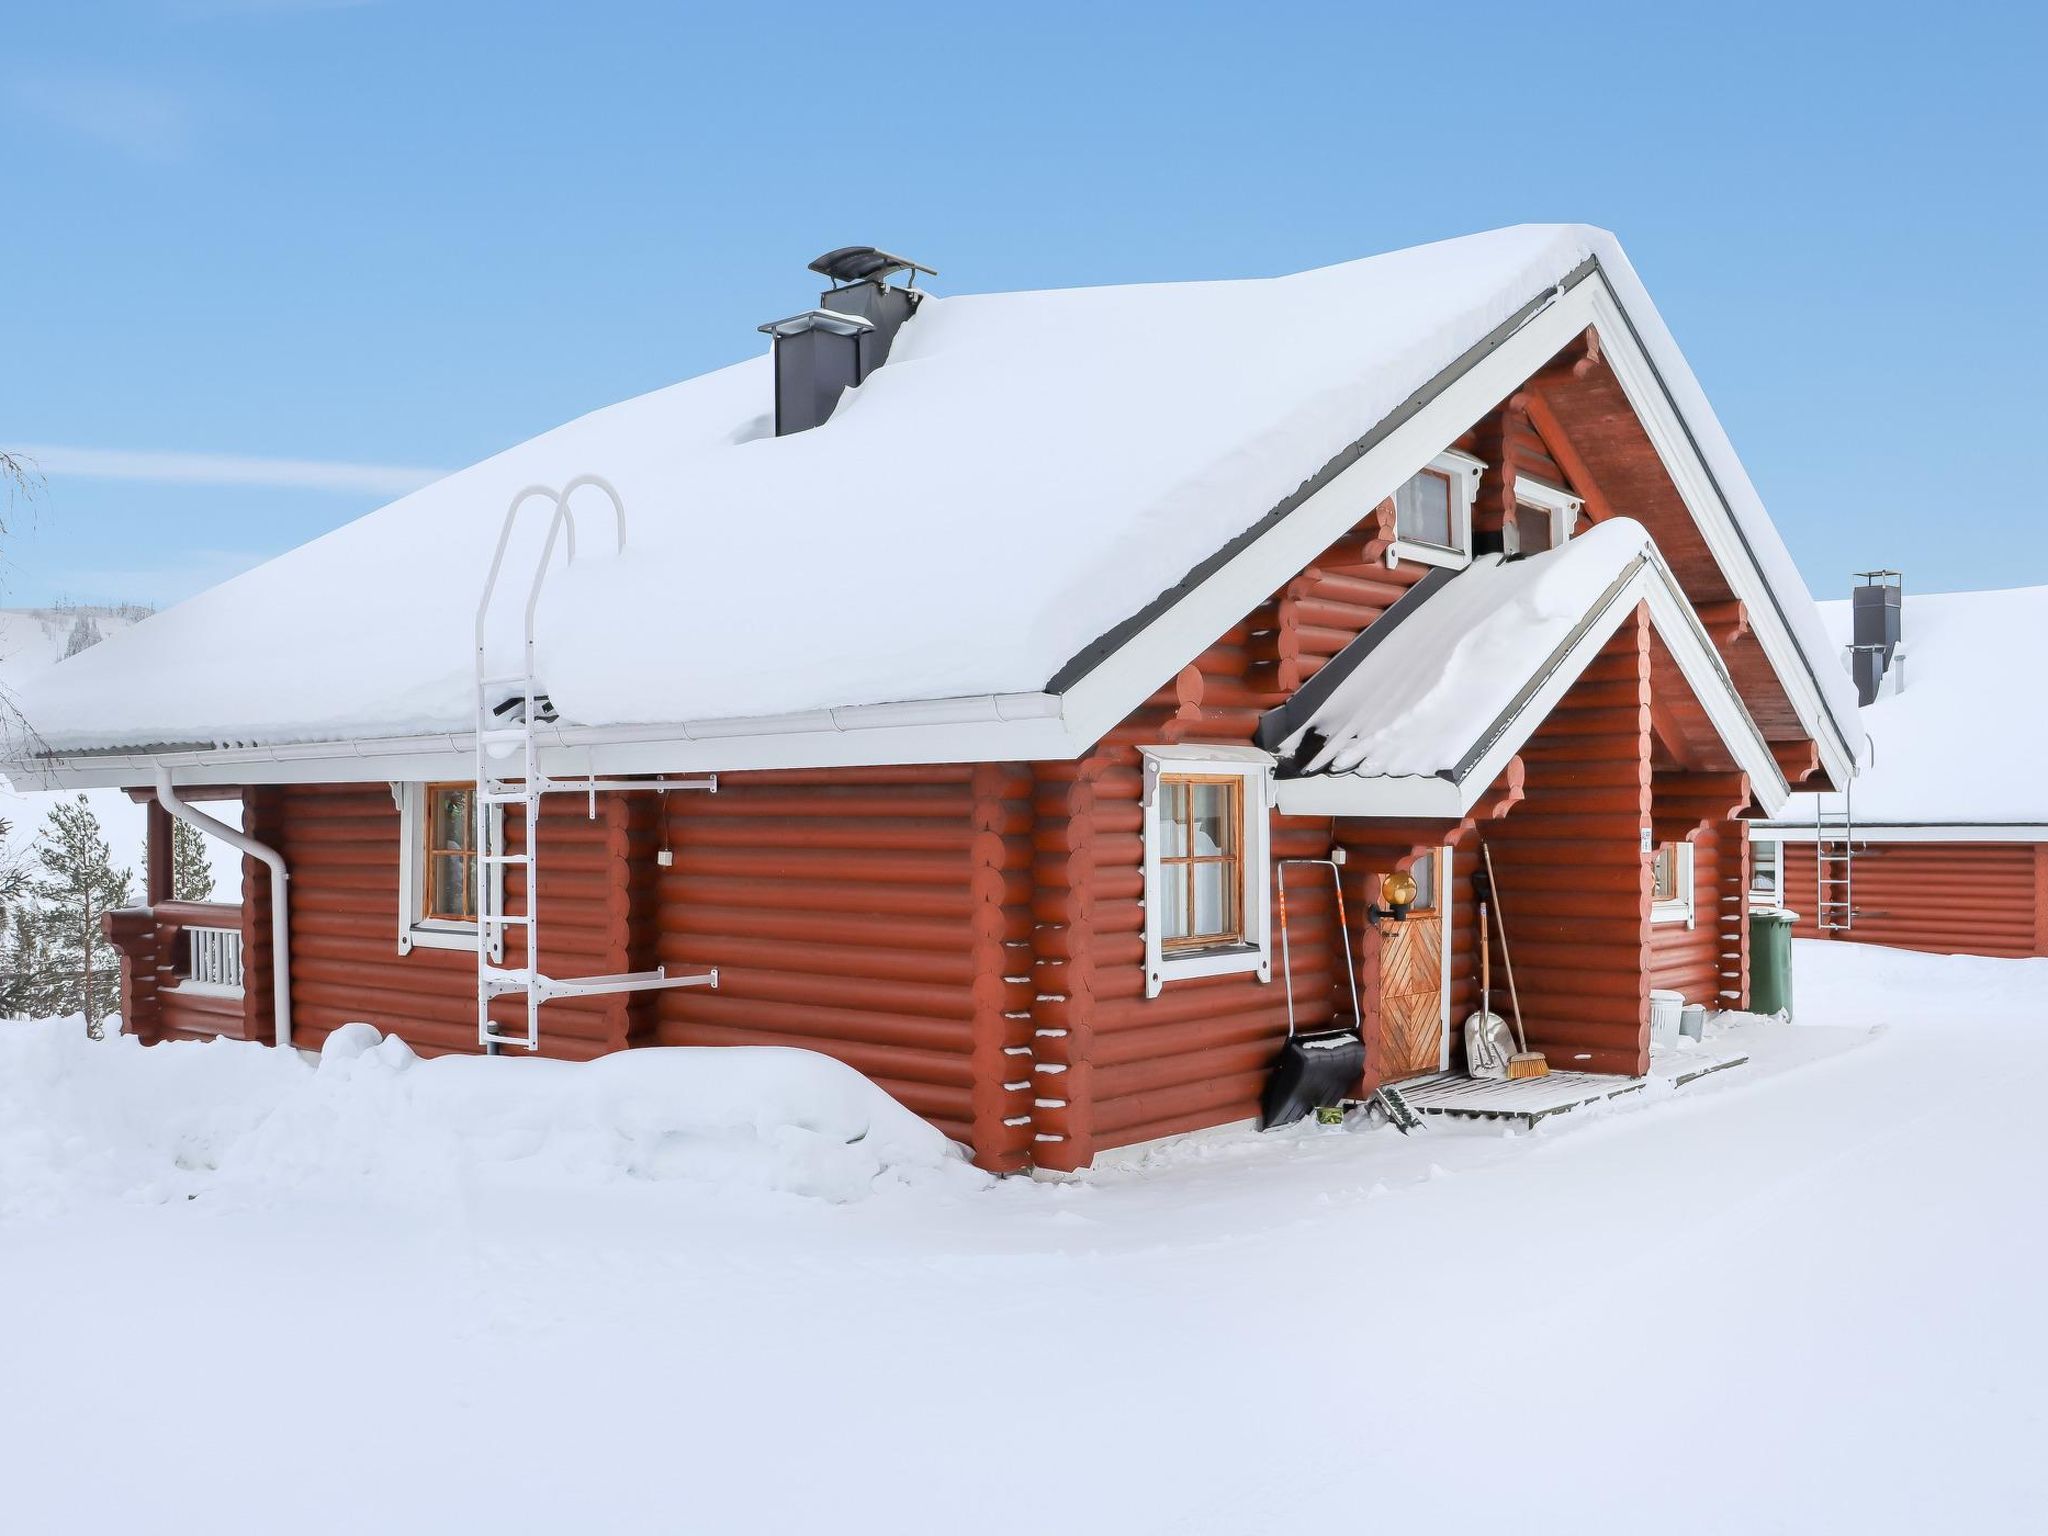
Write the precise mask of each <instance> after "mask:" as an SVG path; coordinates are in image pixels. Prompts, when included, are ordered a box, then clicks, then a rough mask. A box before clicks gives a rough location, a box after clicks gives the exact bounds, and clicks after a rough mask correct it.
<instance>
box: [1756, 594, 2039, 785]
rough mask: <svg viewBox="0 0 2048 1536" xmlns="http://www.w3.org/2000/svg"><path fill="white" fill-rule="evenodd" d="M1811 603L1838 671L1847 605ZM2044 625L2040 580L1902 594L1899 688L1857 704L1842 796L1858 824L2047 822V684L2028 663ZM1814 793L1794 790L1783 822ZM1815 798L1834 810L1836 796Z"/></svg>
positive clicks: (1848, 621)
mask: <svg viewBox="0 0 2048 1536" xmlns="http://www.w3.org/2000/svg"><path fill="white" fill-rule="evenodd" d="M1820 611H1821V617H1822V620H1823V622H1824V623H1825V624H1826V626H1827V630H1828V634H1829V636H1830V637H1831V638H1832V639H1833V641H1834V643H1835V645H1836V647H1837V653H1836V654H1837V656H1838V657H1840V658H1841V660H1840V662H1839V665H1841V666H1842V668H1843V669H1844V675H1847V673H1846V669H1847V649H1846V648H1847V646H1848V644H1849V638H1850V625H1851V622H1852V621H1851V617H1850V605H1849V604H1848V603H1846V602H1828V603H1822V604H1821V605H1820ZM2044 633H2048V587H2015V588H2011V589H2008V590H2005V591H1998V592H1929V593H1917V594H1916V593H1914V592H1912V591H1911V590H1910V589H1909V590H1908V591H1907V593H1906V595H1905V598H1904V602H1903V607H1902V609H1901V615H1900V635H1901V637H1902V639H1903V641H1904V646H1905V661H1904V664H1903V665H1904V671H1903V674H1902V675H1903V679H1904V684H1905V686H1904V687H1903V688H1902V689H1901V690H1900V691H1899V692H1897V693H1896V694H1894V693H1890V692H1886V693H1884V694H1883V695H1882V696H1881V697H1879V698H1878V699H1877V700H1875V701H1874V702H1873V703H1871V704H1870V705H1869V706H1868V707H1866V708H1865V709H1864V711H1863V729H1864V731H1865V732H1866V733H1868V735H1869V737H1870V743H1871V745H1870V753H1869V755H1868V756H1867V757H1866V758H1865V759H1864V761H1865V763H1866V764H1867V766H1866V767H1864V769H1863V770H1862V772H1860V773H1859V774H1857V776H1856V785H1855V790H1854V794H1853V802H1854V807H1855V813H1856V820H1857V821H1858V822H1859V823H1873V822H1956V823H1963V824H1970V825H1983V824H1991V823H1998V822H2021V823H2048V780H2044V778H2043V777H2042V773H2041V763H2042V761H2043V760H2044V759H2048V681H2044V680H2043V678H2042V677H2041V676H2040V675H2039V674H2038V673H2037V672H2036V671H2035V669H2034V667H2033V665H2032V662H2031V657H2032V654H2033V652H2034V650H2035V649H2036V648H2037V647H2038V646H2039V643H2040V636H2041V635H2042V634H2044ZM1895 665H1897V664H1896V663H1895ZM1814 798H1815V797H1814V796H1812V795H1799V796H1796V797H1795V798H1794V803H1793V805H1792V806H1791V807H1790V808H1789V809H1788V810H1787V811H1786V812H1785V815H1784V819H1785V820H1786V821H1788V822H1793V823H1798V822H1802V821H1803V822H1809V823H1810V822H1811V821H1812V819H1813V802H1814ZM1823 798H1824V799H1825V800H1826V801H1827V804H1828V807H1829V809H1830V811H1831V812H1832V811H1838V810H1839V809H1840V806H1841V797H1840V796H1838V795H1829V796H1825V797H1823Z"/></svg>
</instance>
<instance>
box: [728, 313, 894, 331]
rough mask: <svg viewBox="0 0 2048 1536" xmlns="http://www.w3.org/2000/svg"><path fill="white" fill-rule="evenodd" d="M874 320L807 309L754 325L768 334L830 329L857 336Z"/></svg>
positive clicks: (867, 328)
mask: <svg viewBox="0 0 2048 1536" xmlns="http://www.w3.org/2000/svg"><path fill="white" fill-rule="evenodd" d="M874 328H875V322H874V321H872V320H869V319H867V318H865V317H864V316H861V315H848V314H843V313H841V312H840V311H839V310H836V309H807V310H804V311H803V312H802V313H801V314H795V315H790V316H787V317H786V318H784V319H781V320H770V321H769V322H768V323H767V324H766V325H757V326H755V327H754V329H755V330H757V331H762V332H765V333H766V334H768V335H770V336H801V335H802V334H803V333H804V332H805V331H830V332H831V333H832V334H833V335H835V336H858V335H860V334H862V333H863V332H865V331H872V330H873V329H874Z"/></svg>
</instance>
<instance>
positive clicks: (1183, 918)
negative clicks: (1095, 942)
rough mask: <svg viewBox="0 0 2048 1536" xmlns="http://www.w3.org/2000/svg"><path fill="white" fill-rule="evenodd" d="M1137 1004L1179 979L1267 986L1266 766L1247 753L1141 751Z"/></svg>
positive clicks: (1259, 755)
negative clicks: (1251, 981)
mask: <svg viewBox="0 0 2048 1536" xmlns="http://www.w3.org/2000/svg"><path fill="white" fill-rule="evenodd" d="M1143 752H1144V759H1145V790H1144V794H1145V820H1144V846H1145V853H1144V863H1145V995H1146V996H1147V997H1157V996H1158V995H1159V992H1160V989H1161V988H1162V987H1164V986H1165V984H1166V983H1167V982H1169V981H1173V980H1176V979H1179V978H1182V977H1188V976H1224V975H1231V974H1234V973H1244V972H1250V973H1254V974H1256V975H1257V976H1258V978H1259V979H1260V980H1261V981H1269V980H1271V979H1272V959H1271V946H1270V942H1269V939H1270V933H1271V921H1270V897H1271V881H1272V866H1271V857H1270V852H1269V824H1270V819H1271V811H1270V806H1271V802H1272V764H1273V760H1272V758H1271V757H1270V756H1268V755H1267V754H1266V753H1264V752H1259V751H1256V750H1254V749H1252V748H1248V747H1147V748H1144V749H1143Z"/></svg>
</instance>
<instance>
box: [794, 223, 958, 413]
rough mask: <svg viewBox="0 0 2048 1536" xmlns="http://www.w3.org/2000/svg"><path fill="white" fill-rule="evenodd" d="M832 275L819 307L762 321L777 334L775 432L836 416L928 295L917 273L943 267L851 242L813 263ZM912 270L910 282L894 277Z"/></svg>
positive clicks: (881, 361)
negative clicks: (895, 284) (842, 400)
mask: <svg viewBox="0 0 2048 1536" xmlns="http://www.w3.org/2000/svg"><path fill="white" fill-rule="evenodd" d="M810 269H811V270H812V271H813V272H816V273H818V274H819V275H820V276H822V277H827V278H830V279H831V280H832V284H833V286H832V287H831V288H830V289H828V290H826V291H825V292H824V293H822V294H820V295H819V296H818V307H817V308H816V309H807V310H805V311H803V312H802V313H801V314H796V315H791V316H789V317H788V318H787V319H783V320H771V321H769V322H768V324H766V325H764V326H762V327H761V329H762V330H763V331H765V332H767V333H768V334H769V335H770V336H772V337H774V338H775V435H776V436H777V437H787V436H788V435H789V434H790V433H792V432H808V431H809V430H810V429H811V428H812V427H815V426H819V425H821V424H822V423H823V422H824V421H825V420H826V419H827V418H828V417H830V416H831V414H832V412H833V410H834V409H836V408H837V406H838V404H839V397H840V396H841V395H843V394H844V393H845V392H846V391H847V390H849V389H851V388H853V387H854V386H855V385H857V384H859V383H860V382H861V381H862V380H863V379H865V378H866V377H867V376H868V375H869V374H871V373H873V372H874V371H875V370H876V369H877V368H879V367H881V366H882V364H884V363H885V362H887V361H888V360H889V348H890V347H891V346H892V345H893V344H894V343H895V340H896V333H897V332H898V331H899V330H901V329H902V328H903V322H904V321H906V320H908V319H909V318H910V317H911V316H912V315H914V314H916V313H917V306H918V305H919V304H920V303H922V302H923V300H924V295H923V294H921V293H919V292H918V291H917V289H916V287H915V286H914V285H915V284H916V282H917V274H918V273H920V272H922V273H925V274H926V275H927V276H930V277H937V276H938V273H936V272H934V271H933V270H932V269H931V268H930V267H926V266H920V265H919V264H918V263H916V262H914V261H910V260H908V259H906V258H904V257H902V256H891V255H890V254H889V253H888V252H887V251H878V250H876V249H875V248H874V247H873V246H872V245H846V246H841V247H840V248H839V249H838V250H836V251H827V252H826V253H825V254H824V255H822V256H820V257H819V258H818V259H817V260H816V261H814V262H812V263H811V268H810ZM899 272H908V273H909V274H910V278H909V280H908V282H907V283H906V284H905V286H903V287H901V288H892V287H890V286H889V279H890V278H892V277H894V276H895V275H896V274H897V273H899Z"/></svg>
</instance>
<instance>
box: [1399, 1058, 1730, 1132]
mask: <svg viewBox="0 0 2048 1536" xmlns="http://www.w3.org/2000/svg"><path fill="white" fill-rule="evenodd" d="M1747 1060H1749V1057H1748V1056H1747V1055H1746V1054H1743V1053H1741V1052H1738V1051H1732V1050H1714V1049H1711V1048H1709V1049H1707V1050H1700V1051H1688V1052H1686V1053H1684V1054H1683V1055H1680V1056H1673V1057H1670V1058H1667V1059H1664V1060H1660V1061H1655V1062H1652V1063H1651V1065H1650V1073H1649V1076H1648V1077H1621V1076H1617V1075H1615V1074H1612V1073H1607V1072H1552V1073H1551V1074H1550V1075H1549V1076H1548V1077H1524V1078H1516V1079H1512V1080H1510V1081H1507V1082H1487V1081H1484V1080H1481V1079H1478V1078H1471V1077H1466V1076H1463V1075H1462V1074H1460V1073H1456V1072H1438V1073H1436V1074H1434V1075H1432V1076H1430V1077H1417V1078H1411V1079H1409V1080H1408V1081H1407V1082H1404V1083H1401V1084H1400V1085H1399V1087H1400V1089H1401V1093H1402V1096H1403V1097H1404V1098H1406V1099H1407V1100H1408V1102H1409V1103H1410V1104H1411V1105H1413V1106H1414V1107H1415V1109H1416V1110H1417V1111H1418V1112H1420V1113H1422V1114H1425V1115H1456V1116H1460V1117H1463V1118H1466V1119H1472V1120H1519V1121H1521V1122H1522V1124H1523V1125H1525V1126H1531V1125H1534V1124H1535V1123H1536V1122H1537V1121H1539V1120H1544V1119H1547V1118H1549V1117H1550V1116H1551V1115H1561V1114H1564V1113H1565V1112H1567V1111H1568V1110H1574V1109H1577V1108H1579V1107H1580V1106H1581V1105H1585V1104H1597V1103H1599V1102H1600V1101H1601V1100H1603V1099H1618V1098H1621V1097H1622V1096H1623V1095H1624V1094H1630V1093H1640V1092H1641V1091H1642V1089H1643V1087H1644V1085H1645V1084H1647V1083H1651V1082H1655V1081H1663V1082H1668V1083H1670V1084H1671V1085H1672V1086H1673V1087H1674V1088H1676V1087H1682V1086H1683V1085H1684V1084H1686V1083H1690V1082H1692V1081H1694V1080H1695V1079H1697V1078H1702V1077H1705V1076H1707V1075H1708V1074H1709V1073H1713V1072H1725V1071H1726V1070H1727V1069H1728V1068H1730V1067H1739V1066H1741V1065H1742V1064H1743V1063H1744V1062H1745V1061H1747Z"/></svg>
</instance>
